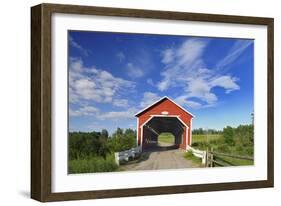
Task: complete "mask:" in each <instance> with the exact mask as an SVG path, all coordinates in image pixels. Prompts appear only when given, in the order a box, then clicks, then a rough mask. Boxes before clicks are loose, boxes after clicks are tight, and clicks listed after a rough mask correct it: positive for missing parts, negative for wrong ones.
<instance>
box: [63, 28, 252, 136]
mask: <svg viewBox="0 0 281 206" xmlns="http://www.w3.org/2000/svg"><path fill="white" fill-rule="evenodd" d="M68 35H69V36H68V51H69V52H68V61H69V129H70V131H93V130H95V131H100V130H101V129H103V128H105V129H107V130H108V131H109V132H110V133H112V132H113V131H114V130H115V129H116V128H117V127H121V128H133V129H136V118H135V117H134V114H135V113H136V112H137V111H139V110H141V109H142V108H144V107H146V106H147V105H149V104H151V103H152V102H154V101H156V100H158V99H160V98H161V97H163V96H168V97H170V98H172V99H173V100H174V101H175V102H177V103H178V104H180V105H181V106H183V107H184V108H186V110H188V111H190V112H191V113H192V114H194V115H195V116H196V117H195V118H194V120H193V129H194V128H199V127H202V128H209V129H211V128H212V129H222V128H223V127H225V126H227V125H230V126H238V125H239V124H249V123H251V113H252V112H253V85H254V81H253V78H254V77H253V74H254V60H253V55H254V40H246V39H229V38H205V37H189V36H170V35H150V34H126V33H106V32H83V31H69V34H68Z"/></svg>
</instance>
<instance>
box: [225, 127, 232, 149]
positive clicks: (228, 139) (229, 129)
mask: <svg viewBox="0 0 281 206" xmlns="http://www.w3.org/2000/svg"><path fill="white" fill-rule="evenodd" d="M233 137H234V131H233V129H232V127H230V126H227V127H225V128H223V138H224V141H225V143H226V144H228V145H234V138H233Z"/></svg>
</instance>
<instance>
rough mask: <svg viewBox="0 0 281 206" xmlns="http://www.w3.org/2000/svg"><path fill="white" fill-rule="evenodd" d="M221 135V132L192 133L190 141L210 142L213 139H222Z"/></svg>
mask: <svg viewBox="0 0 281 206" xmlns="http://www.w3.org/2000/svg"><path fill="white" fill-rule="evenodd" d="M222 138H223V137H222V135H221V134H209V135H206V134H197V135H196V134H193V135H192V143H195V142H211V141H215V140H220V139H222Z"/></svg>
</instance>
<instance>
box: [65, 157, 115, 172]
mask: <svg viewBox="0 0 281 206" xmlns="http://www.w3.org/2000/svg"><path fill="white" fill-rule="evenodd" d="M68 163H69V164H68V169H69V170H68V171H69V173H70V174H76V173H93V172H113V171H117V170H118V165H117V164H116V163H115V158H114V154H111V155H108V156H107V158H106V159H104V158H103V157H97V156H94V157H89V158H87V159H75V160H69V162H68Z"/></svg>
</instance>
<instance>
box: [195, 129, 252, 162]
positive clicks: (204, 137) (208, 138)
mask: <svg viewBox="0 0 281 206" xmlns="http://www.w3.org/2000/svg"><path fill="white" fill-rule="evenodd" d="M191 146H192V147H193V148H195V149H199V150H207V149H208V150H209V151H210V150H211V149H213V151H214V152H217V153H225V154H231V155H239V156H246V157H251V158H253V156H254V133H253V125H240V126H238V127H236V128H233V127H230V126H227V127H225V128H224V129H223V131H216V130H203V129H197V130H193V132H192V145H191ZM217 157H218V158H219V159H220V160H222V161H225V162H229V163H230V164H232V165H252V164H253V163H254V162H253V161H252V160H242V159H236V158H232V157H225V156H219V155H218V156H217Z"/></svg>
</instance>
